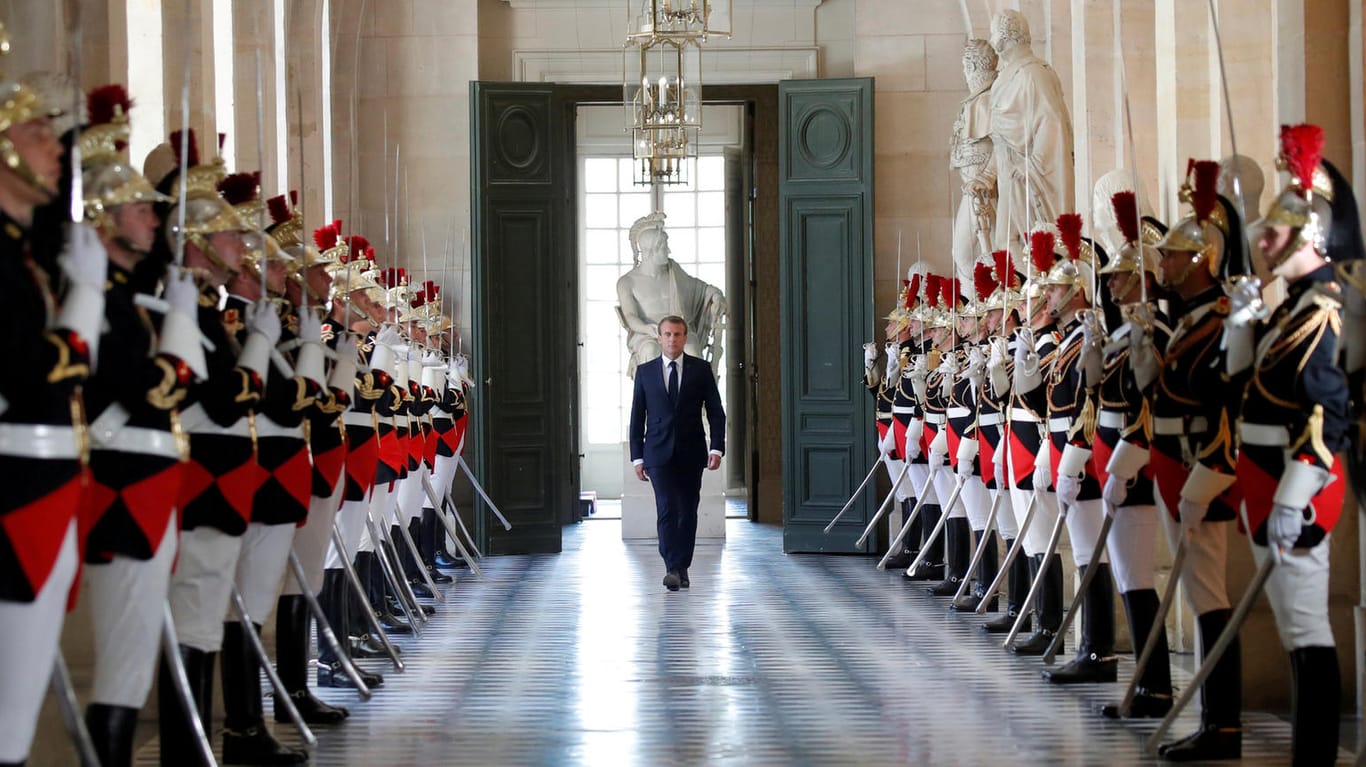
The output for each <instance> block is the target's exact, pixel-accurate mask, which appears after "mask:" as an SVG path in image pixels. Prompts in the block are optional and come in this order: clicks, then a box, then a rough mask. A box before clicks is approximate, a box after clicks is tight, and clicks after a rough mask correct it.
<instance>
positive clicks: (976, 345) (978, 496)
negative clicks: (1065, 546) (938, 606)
mask: <svg viewBox="0 0 1366 767" xmlns="http://www.w3.org/2000/svg"><path fill="white" fill-rule="evenodd" d="M994 288H995V285H994V283H993V282H992V279H991V264H989V263H981V262H979V263H977V264H975V265H974V267H973V285H972V290H973V291H974V293H975V294H976V298H975V299H973V300H964V301H963V302H962V305H963V310H962V312H961V313H960V314H959V316H958V337H959V338H961V339H962V356H963V361H962V366H961V369H960V371H959V374H958V376H957V377H956V379H955V380H954V382H953V391H952V392H951V393H950V396H949V426H950V428H949V451H950V454H951V455H953V457H954V458H953V465H954V470H955V473H956V474H957V480H956V481H957V482H959V483H961V484H962V486H963V487H962V490H960V491H959V493H960V497H959V503H960V504H961V505H962V507H963V510H964V512H966V514H967V520H968V525H969V530H968V531H967V535H970V536H972V538H974V539H976V542H977V546H978V547H979V548H980V547H982V546H985V547H986V549H985V551H983V552H982V557H981V560H980V562H979V566H980V568H981V570H980V572H979V573H977V574H976V581H975V584H974V585H973V589H972V591H971V592H967V593H964V594H963V596H962V597H961V598H959V599H958V600H956V601H955V602H953V603H952V604H950V605H949V609H950V610H965V611H968V612H971V611H974V610H976V609H977V607H978V605H979V604H980V603H981V602H982V601H983V600H984V599H986V587H987V584H989V583H991V582H992V581H994V580H995V579H996V572H997V570H998V569H999V568H1000V564H1001V562H1000V554H999V551H998V548H997V543H996V533H995V531H994V530H993V531H991V533H990V534H988V532H987V529H986V526H987V516H988V515H989V514H990V511H991V498H990V496H989V495H988V493H987V486H986V483H985V482H984V477H985V476H986V474H985V473H984V472H983V471H982V464H981V463H980V462H979V458H980V454H979V450H980V446H979V442H978V441H979V437H978V433H977V432H978V428H979V425H978V424H979V418H980V413H979V410H978V407H979V402H980V401H981V391H982V384H983V383H984V382H985V380H986V365H987V357H986V353H985V351H984V349H983V345H984V343H985V341H986V338H987V326H986V323H985V322H984V321H983V315H984V314H985V313H986V309H985V304H984V301H985V299H987V298H988V297H989V296H990V295H991V294H992V292H993V291H994ZM965 298H966V297H965ZM988 471H990V469H988ZM969 559H970V558H969ZM969 564H970V562H969ZM973 576H974V574H973V573H970V572H965V574H964V577H965V578H968V579H972V578H973ZM996 609H997V599H996V597H995V596H994V595H993V596H992V597H991V598H990V599H988V600H987V608H986V610H987V612H996Z"/></svg>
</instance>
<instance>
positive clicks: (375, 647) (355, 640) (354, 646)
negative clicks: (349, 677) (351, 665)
mask: <svg viewBox="0 0 1366 767" xmlns="http://www.w3.org/2000/svg"><path fill="white" fill-rule="evenodd" d="M394 652H395V653H398V654H399V655H402V654H403V648H402V647H395V648H394ZM351 657H352V658H387V657H389V652H388V651H387V650H386V649H385V648H384V643H383V642H381V641H379V639H377V638H376V637H374V636H371V635H370V634H362V635H360V636H358V637H351Z"/></svg>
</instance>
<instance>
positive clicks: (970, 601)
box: [949, 530, 1001, 613]
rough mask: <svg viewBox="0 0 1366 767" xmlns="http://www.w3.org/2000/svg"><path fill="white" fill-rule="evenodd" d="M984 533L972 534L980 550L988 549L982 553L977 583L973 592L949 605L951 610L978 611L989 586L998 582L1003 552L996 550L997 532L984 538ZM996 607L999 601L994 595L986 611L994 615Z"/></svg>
mask: <svg viewBox="0 0 1366 767" xmlns="http://www.w3.org/2000/svg"><path fill="white" fill-rule="evenodd" d="M983 532H984V531H982V530H974V531H973V533H972V535H973V537H974V538H976V539H977V546H978V548H981V547H982V546H985V547H986V549H985V550H984V551H982V558H981V560H980V561H979V562H978V564H977V567H978V571H977V576H976V579H975V582H974V583H973V584H972V591H971V592H969V593H967V594H964V595H963V596H962V597H960V598H959V599H958V600H957V601H955V602H954V603H953V604H951V605H949V609H950V610H961V611H966V612H974V611H976V610H977V607H978V605H980V604H981V603H982V600H983V599H984V598H985V597H986V593H987V586H990V585H991V583H992V581H994V580H996V573H997V572H999V571H1000V569H1001V552H1000V551H999V550H998V549H997V548H996V531H994V530H993V531H992V533H991V535H987V536H983V534H982V533H983ZM968 577H969V578H971V577H973V574H972V573H968ZM996 607H997V599H996V595H995V594H993V595H992V596H991V600H990V601H988V602H987V609H986V611H987V612H989V613H994V612H996Z"/></svg>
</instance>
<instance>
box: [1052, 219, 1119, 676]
mask: <svg viewBox="0 0 1366 767" xmlns="http://www.w3.org/2000/svg"><path fill="white" fill-rule="evenodd" d="M1057 226H1058V235H1059V239H1061V241H1062V244H1063V248H1064V249H1065V250H1066V257H1065V258H1063V259H1062V260H1060V261H1058V263H1056V264H1055V265H1054V266H1053V268H1052V269H1051V270H1049V272H1048V276H1047V277H1045V278H1044V280H1043V282H1044V285H1045V286H1046V287H1045V290H1044V298H1045V300H1046V301H1047V302H1048V312H1049V314H1051V315H1052V316H1053V319H1054V321H1055V322H1056V323H1057V324H1058V334H1059V336H1061V338H1062V340H1061V341H1060V342H1059V343H1058V348H1057V351H1056V352H1054V354H1053V360H1052V364H1051V365H1049V366H1048V367H1047V368H1046V370H1045V371H1044V390H1045V392H1046V394H1047V399H1048V434H1049V440H1050V450H1049V456H1050V458H1051V460H1052V473H1053V477H1052V479H1053V486H1054V488H1055V490H1056V495H1057V501H1058V513H1059V514H1061V515H1062V516H1063V518H1064V519H1065V520H1066V524H1067V534H1068V537H1069V538H1070V539H1071V542H1072V562H1073V564H1074V565H1075V566H1076V568H1077V572H1078V574H1082V573H1085V572H1086V571H1087V570H1088V569H1092V568H1094V569H1095V573H1094V574H1092V575H1091V581H1090V584H1089V585H1088V586H1087V589H1086V593H1084V594H1082V595H1080V598H1081V600H1082V611H1081V620H1082V625H1081V646H1079V647H1078V648H1077V654H1076V657H1074V658H1073V659H1072V661H1071V662H1069V663H1066V664H1064V665H1062V666H1060V667H1058V668H1054V669H1044V671H1043V677H1044V678H1045V679H1047V680H1048V681H1050V682H1053V683H1054V684H1075V683H1079V682H1113V681H1115V679H1116V673H1117V669H1118V660H1117V659H1116V658H1115V598H1114V584H1113V582H1112V581H1111V577H1110V564H1109V561H1108V559H1107V557H1106V555H1105V548H1104V545H1103V543H1101V542H1100V530H1101V527H1102V525H1103V524H1104V520H1105V511H1104V510H1103V509H1102V508H1101V500H1100V483H1099V482H1098V481H1097V479H1096V473H1095V470H1094V468H1093V466H1092V462H1091V449H1092V448H1091V445H1092V444H1093V442H1094V441H1095V431H1096V408H1097V402H1096V389H1097V388H1098V387H1099V386H1100V379H1101V370H1102V362H1103V360H1102V354H1101V345H1102V344H1103V341H1104V336H1105V333H1104V330H1103V328H1102V326H1101V317H1100V314H1099V312H1098V311H1097V310H1096V309H1093V308H1090V307H1091V306H1092V302H1091V299H1092V297H1093V296H1094V291H1095V262H1096V261H1097V260H1099V259H1098V255H1099V256H1100V257H1103V253H1100V254H1098V253H1097V251H1096V247H1095V246H1094V245H1092V244H1091V243H1089V242H1086V241H1084V240H1083V239H1082V236H1081V228H1082V220H1081V216H1080V215H1078V214H1076V213H1064V214H1063V215H1061V216H1059V217H1058V222H1057ZM1098 544H1100V547H1099V548H1097V545H1098Z"/></svg>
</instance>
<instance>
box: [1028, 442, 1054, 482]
mask: <svg viewBox="0 0 1366 767" xmlns="http://www.w3.org/2000/svg"><path fill="white" fill-rule="evenodd" d="M1033 480H1034V487H1035V488H1036V489H1038V490H1039V491H1046V490H1048V489H1049V488H1051V487H1052V486H1053V466H1052V465H1051V461H1050V459H1049V447H1048V446H1047V445H1046V444H1045V445H1044V447H1042V448H1040V449H1039V455H1038V457H1037V458H1035V459H1034V476H1033Z"/></svg>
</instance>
